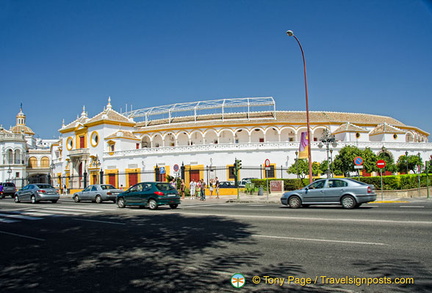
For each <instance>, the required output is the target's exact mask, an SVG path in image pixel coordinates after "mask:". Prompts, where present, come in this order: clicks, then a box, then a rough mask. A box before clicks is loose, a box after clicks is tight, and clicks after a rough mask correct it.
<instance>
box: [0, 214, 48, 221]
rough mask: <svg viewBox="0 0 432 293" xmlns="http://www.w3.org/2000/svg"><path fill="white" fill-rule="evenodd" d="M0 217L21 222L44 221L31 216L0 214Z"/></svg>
mask: <svg viewBox="0 0 432 293" xmlns="http://www.w3.org/2000/svg"><path fill="white" fill-rule="evenodd" d="M0 217H5V218H14V219H20V220H42V218H37V217H30V216H24V215H11V214H0Z"/></svg>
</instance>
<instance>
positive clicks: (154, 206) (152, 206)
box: [148, 199, 158, 210]
mask: <svg viewBox="0 0 432 293" xmlns="http://www.w3.org/2000/svg"><path fill="white" fill-rule="evenodd" d="M148 206H149V208H150V209H151V210H155V209H157V208H158V204H157V202H156V201H155V200H154V199H150V200H149V201H148Z"/></svg>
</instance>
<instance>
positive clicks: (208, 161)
mask: <svg viewBox="0 0 432 293" xmlns="http://www.w3.org/2000/svg"><path fill="white" fill-rule="evenodd" d="M310 123H311V137H312V140H311V146H312V160H313V161H317V162H321V161H323V160H326V159H327V156H328V150H327V149H326V147H323V146H322V143H321V140H322V137H323V136H324V135H325V134H326V133H327V132H328V133H331V134H332V135H334V137H335V143H334V144H332V145H331V146H330V148H331V154H332V156H335V155H336V154H337V153H338V150H340V149H341V148H343V147H344V146H347V145H355V146H357V147H359V148H361V149H364V148H366V147H369V148H371V150H372V151H373V152H375V153H377V154H378V153H379V152H381V151H382V150H383V148H385V149H386V150H387V151H388V152H390V153H391V154H392V155H393V156H394V158H395V160H397V158H398V157H399V156H401V155H404V154H405V152H409V153H410V154H420V156H421V157H422V160H423V161H425V160H429V158H430V155H431V153H432V144H431V143H429V142H428V136H429V133H427V132H425V131H423V130H421V129H419V128H417V127H415V126H408V125H405V124H403V123H401V122H400V121H398V120H396V119H394V118H392V117H388V116H379V115H370V114H362V113H340V112H318V111H314V112H310ZM305 131H306V119H305V112H301V111H278V110H276V104H275V101H274V100H273V98H271V97H266V98H240V99H223V100H213V101H198V102H193V103H179V104H173V105H166V106H160V107H152V108H145V109H138V110H134V111H129V112H125V113H119V112H117V111H115V110H114V109H113V107H112V105H111V101H110V99H109V101H108V104H107V106H106V107H105V109H104V110H103V111H102V112H100V113H99V114H97V115H95V116H93V117H88V114H87V113H86V111H85V109H83V112H82V113H81V115H80V116H79V117H78V118H77V119H76V120H75V121H73V122H71V123H69V124H63V125H62V127H61V129H60V130H59V132H60V140H59V141H58V143H55V144H53V145H52V147H51V158H52V167H53V168H52V176H54V177H55V180H54V181H53V182H55V184H56V185H59V186H66V187H67V188H68V189H81V188H83V187H84V186H86V185H88V184H93V183H101V182H103V183H110V184H113V185H114V186H116V187H129V186H130V185H132V184H134V183H137V182H139V181H146V180H150V181H154V180H164V178H165V177H166V176H167V175H170V176H173V177H183V178H184V179H185V180H186V182H189V181H190V180H191V179H204V180H206V181H209V180H210V179H213V178H215V177H218V178H219V180H232V179H233V176H232V173H231V169H232V167H233V164H234V160H235V159H240V160H242V165H243V169H241V170H240V172H241V173H240V174H239V177H240V178H244V177H254V178H266V177H268V178H289V177H290V176H291V177H293V176H292V175H289V174H287V173H286V170H287V168H288V167H289V166H290V165H292V164H293V163H294V162H295V160H296V159H297V157H298V149H299V142H300V137H301V133H302V132H305ZM266 160H268V161H270V168H267V169H270V170H266V168H264V164H265V163H264V162H265V161H266ZM268 161H267V162H268Z"/></svg>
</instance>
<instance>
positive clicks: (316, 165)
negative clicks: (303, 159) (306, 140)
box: [308, 162, 322, 176]
mask: <svg viewBox="0 0 432 293" xmlns="http://www.w3.org/2000/svg"><path fill="white" fill-rule="evenodd" d="M320 165H321V164H320V163H318V162H313V163H312V174H313V175H314V176H320V175H321V173H322V172H321V166H320ZM308 168H309V166H308ZM308 172H309V169H308Z"/></svg>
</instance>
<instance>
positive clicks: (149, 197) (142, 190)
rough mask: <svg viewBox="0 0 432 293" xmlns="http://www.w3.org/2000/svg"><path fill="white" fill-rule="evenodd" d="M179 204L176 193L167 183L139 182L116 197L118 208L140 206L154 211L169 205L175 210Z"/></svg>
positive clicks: (178, 197)
mask: <svg viewBox="0 0 432 293" xmlns="http://www.w3.org/2000/svg"><path fill="white" fill-rule="evenodd" d="M179 204H180V196H179V194H178V191H177V189H175V188H174V187H173V186H172V185H171V184H170V183H168V182H141V183H138V184H135V185H133V186H132V187H130V188H129V189H128V190H126V191H125V192H123V193H120V194H119V195H117V206H118V207H119V208H124V207H126V206H141V207H149V208H150V209H151V210H155V209H157V208H158V207H159V206H160V205H169V206H170V208H172V209H175V208H177V207H178V205H179Z"/></svg>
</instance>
